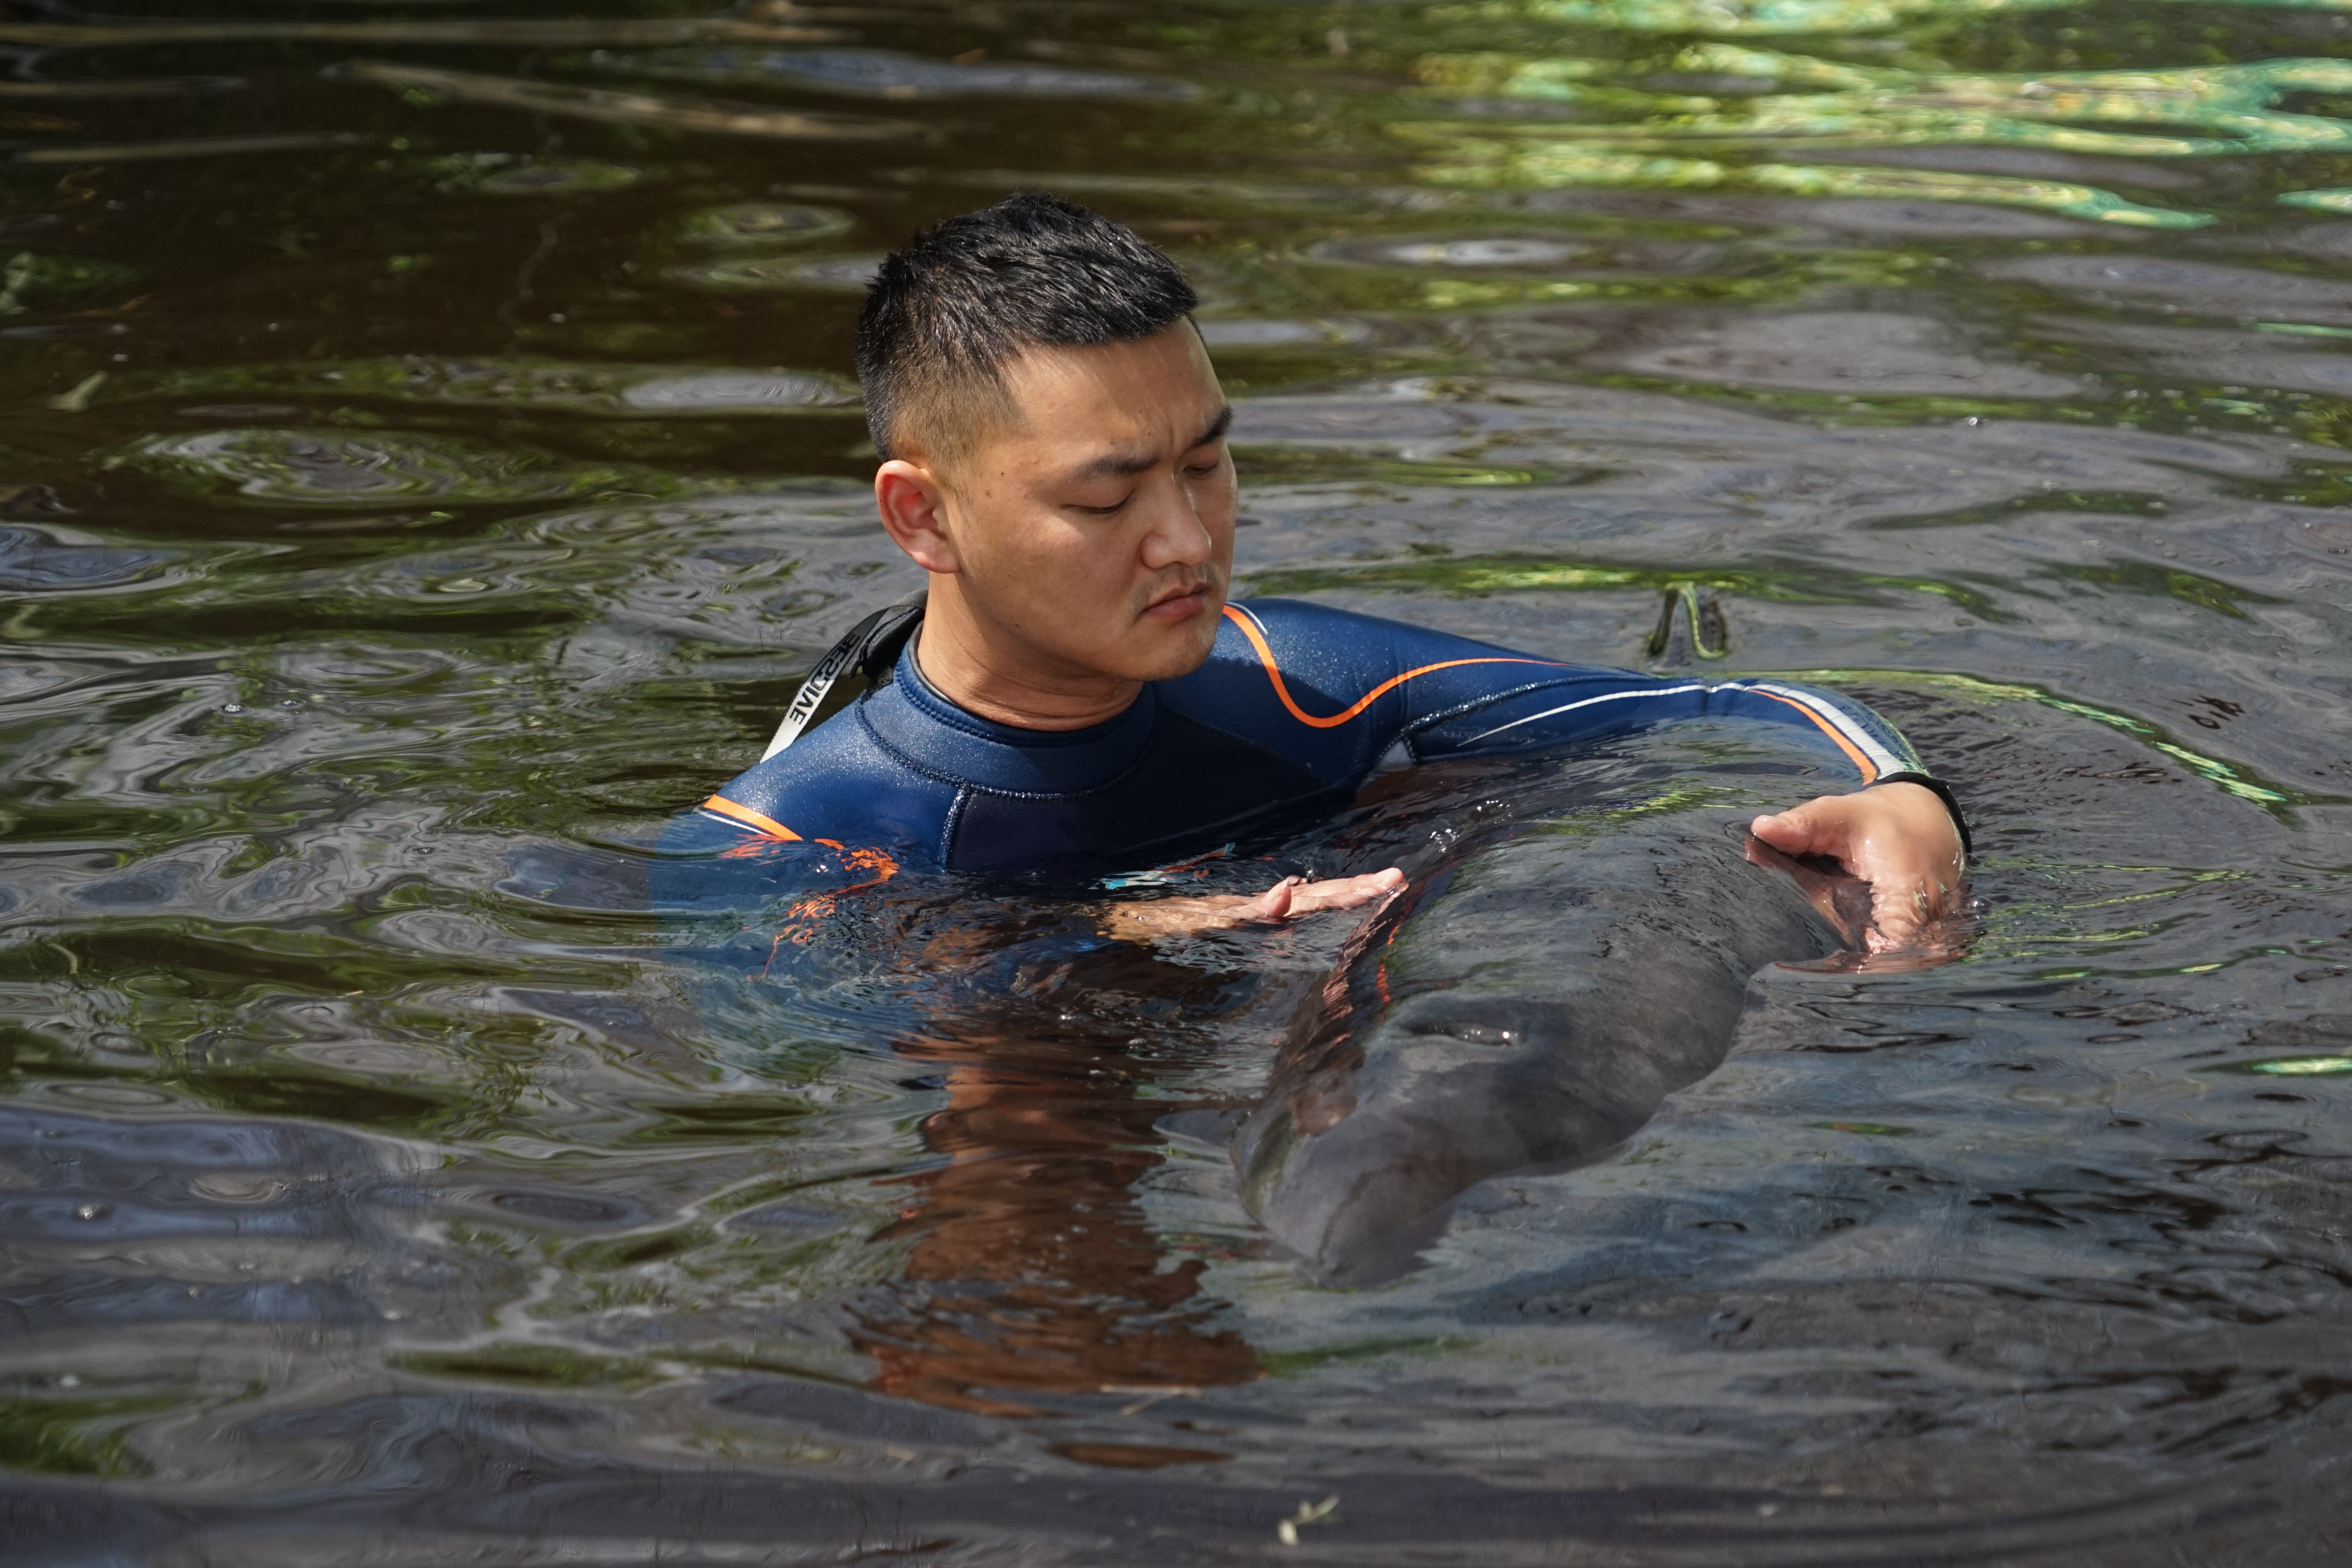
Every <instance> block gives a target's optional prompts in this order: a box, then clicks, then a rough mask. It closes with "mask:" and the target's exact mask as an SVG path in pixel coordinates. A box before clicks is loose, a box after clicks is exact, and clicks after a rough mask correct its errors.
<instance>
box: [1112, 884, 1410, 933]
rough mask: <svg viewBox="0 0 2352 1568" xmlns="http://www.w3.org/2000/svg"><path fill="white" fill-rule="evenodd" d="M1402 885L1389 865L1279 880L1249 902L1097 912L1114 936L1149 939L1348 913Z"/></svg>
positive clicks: (1205, 901) (1170, 902) (1162, 902)
mask: <svg viewBox="0 0 2352 1568" xmlns="http://www.w3.org/2000/svg"><path fill="white" fill-rule="evenodd" d="M1403 886H1404V873H1403V872H1402V871H1400V870H1398V869H1397V868H1395V867H1393V866H1391V867H1390V868H1388V869H1387V870H1385V871H1374V872H1372V873H1370V875H1368V876H1362V877H1338V878H1334V879H1331V880H1330V881H1328V882H1309V881H1307V880H1305V879H1302V878H1298V877H1285V878H1284V879H1282V880H1281V881H1279V882H1276V884H1275V885H1274V886H1273V887H1271V888H1268V889H1266V890H1265V892H1263V893H1260V894H1259V895H1258V896H1257V897H1255V898H1254V899H1250V898H1244V897H1242V896H1240V895H1239V894H1224V895H1222V896H1219V897H1214V898H1202V899H1156V900H1153V901H1151V902H1150V903H1148V904H1114V905H1112V906H1110V907H1109V908H1108V909H1107V910H1104V911H1103V927H1104V929H1105V930H1106V931H1109V933H1110V934H1111V935H1113V936H1116V937H1125V938H1129V939H1134V940H1139V941H1149V940H1150V939H1151V938H1152V937H1156V936H1184V935H1187V934H1189V933H1191V932H1193V931H1220V930H1223V929H1226V928H1229V927H1233V926H1242V925H1280V924H1281V923H1282V922H1283V921H1287V920H1291V919H1294V918H1296V917H1297V916H1299V915H1311V914H1316V913H1318V912H1320V911H1321V910H1352V909H1355V908H1356V907H1358V906H1359V905H1361V904H1369V903H1370V902H1371V901H1372V900H1375V899H1384V898H1387V897H1388V896H1389V895H1390V894H1391V893H1393V892H1395V891H1397V890H1398V889H1401V888H1402V887H1403Z"/></svg>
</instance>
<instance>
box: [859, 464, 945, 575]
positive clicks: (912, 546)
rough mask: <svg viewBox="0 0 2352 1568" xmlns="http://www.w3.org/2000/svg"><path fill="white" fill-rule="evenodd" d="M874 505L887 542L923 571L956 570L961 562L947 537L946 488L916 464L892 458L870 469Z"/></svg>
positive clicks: (927, 469) (927, 470)
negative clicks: (872, 473)
mask: <svg viewBox="0 0 2352 1568" xmlns="http://www.w3.org/2000/svg"><path fill="white" fill-rule="evenodd" d="M874 505H875V508H876V510H878V511H880V512H881V514H882V528H883V531H885V532H887V534H889V536H890V542H891V543H893V544H896V545H897V546H898V548H899V549H901V550H903V551H905V552H907V555H908V559H910V560H912V561H913V562H914V563H915V564H916V565H918V566H920V567H921V568H922V569H923V570H924V571H926V572H958V571H961V570H962V563H961V559H960V557H959V556H958V554H957V552H956V547H955V542H954V541H953V540H951V539H950V538H949V537H948V526H947V525H948V516H947V490H946V489H945V487H943V486H942V485H941V484H940V481H939V477H938V476H937V475H935V474H933V473H932V472H931V471H930V469H929V468H924V467H923V466H922V465H921V464H919V463H910V462H908V461H907V460H906V459H905V458H891V459H890V461H888V462H887V463H885V464H883V465H882V466H881V467H880V468H877V469H876V470H875V471H874Z"/></svg>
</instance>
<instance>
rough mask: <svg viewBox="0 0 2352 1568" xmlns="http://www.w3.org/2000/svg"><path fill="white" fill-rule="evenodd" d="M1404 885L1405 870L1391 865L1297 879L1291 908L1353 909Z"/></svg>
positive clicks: (1296, 910)
mask: <svg viewBox="0 0 2352 1568" xmlns="http://www.w3.org/2000/svg"><path fill="white" fill-rule="evenodd" d="M1403 886H1404V873H1403V872H1402V871H1400V870H1398V869H1397V868H1395V867H1393V866H1391V867H1390V868H1388V869H1387V870H1385V871H1373V872H1370V873H1369V874H1367V875H1365V876H1361V877H1337V878H1334V879H1331V880H1330V881H1328V882H1300V883H1298V884H1297V886H1295V887H1294V888H1293V889H1291V896H1290V912H1291V913H1292V914H1294V915H1304V914H1313V913H1314V912H1316V911H1317V910H1352V909H1356V908H1358V907H1359V906H1360V905H1363V904H1369V903H1370V902H1371V901H1372V900H1375V899H1384V898H1386V897H1388V896H1389V895H1390V894H1391V893H1393V892H1395V891H1397V890H1398V889H1401V888H1402V887H1403Z"/></svg>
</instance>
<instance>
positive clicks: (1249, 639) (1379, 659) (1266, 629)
mask: <svg viewBox="0 0 2352 1568" xmlns="http://www.w3.org/2000/svg"><path fill="white" fill-rule="evenodd" d="M1511 651H1512V650H1510V649H1508V648H1504V647H1494V646H1492V645H1490V644H1486V643H1482V642H1478V641H1475V639H1473V638H1469V637H1457V636H1455V635H1454V633H1451V632H1442V631H1437V630H1435V629H1433V628H1432V627H1429V626H1415V625H1413V624H1412V622H1410V621H1400V620H1393V619H1391V618H1390V617H1389V616H1368V615H1365V614H1364V613H1362V612H1361V611H1359V610H1342V609H1339V608H1337V607H1335V606H1333V605H1317V604H1310V603H1308V602H1307V601H1306V600H1303V599H1237V600H1235V601H1234V603H1233V604H1231V605H1227V606H1226V613H1225V624H1224V626H1222V627H1221V628H1219V630H1218V633H1217V646H1216V651H1215V653H1214V654H1213V656H1212V661H1213V662H1218V663H1231V664H1238V665H1242V666H1245V667H1250V668H1255V667H1258V666H1262V665H1268V664H1272V665H1276V666H1280V665H1284V664H1286V663H1288V662H1289V661H1290V660H1291V659H1292V658H1298V659H1311V660H1314V661H1316V662H1317V663H1318V664H1321V665H1322V666H1323V667H1324V668H1334V669H1336V668H1348V667H1349V666H1351V665H1352V666H1360V667H1361V668H1367V669H1376V668H1383V667H1385V666H1388V665H1391V664H1394V663H1396V662H1397V661H1398V660H1400V659H1405V660H1408V661H1417V660H1419V659H1422V658H1445V657H1449V656H1453V655H1456V654H1461V653H1485V654H1489V655H1497V654H1499V655H1508V654H1510V653H1511Z"/></svg>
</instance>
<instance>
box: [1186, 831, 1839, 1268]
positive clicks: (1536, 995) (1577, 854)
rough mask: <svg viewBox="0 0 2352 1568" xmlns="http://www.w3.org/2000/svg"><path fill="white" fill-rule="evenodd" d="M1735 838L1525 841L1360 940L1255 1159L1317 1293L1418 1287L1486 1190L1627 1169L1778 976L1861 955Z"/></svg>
mask: <svg viewBox="0 0 2352 1568" xmlns="http://www.w3.org/2000/svg"><path fill="white" fill-rule="evenodd" d="M1685 798H1686V797H1685ZM1732 815H1733V814H1732V813H1730V812H1728V811H1726V810H1725V809H1724V808H1723V807H1722V805H1720V804H1717V805H1713V806H1708V805H1681V806H1679V807H1675V806H1672V805H1668V806H1666V807H1664V808H1663V809H1650V810H1640V811H1635V812H1632V813H1612V814H1609V816H1611V817H1612V818H1614V820H1595V819H1591V818H1585V819H1575V818H1571V819H1570V820H1568V821H1565V822H1551V823H1544V824H1539V825H1536V826H1528V827H1523V828H1520V829H1517V830H1515V831H1512V832H1510V833H1508V834H1507V836H1506V837H1502V838H1501V839H1500V841H1499V842H1496V841H1490V842H1487V843H1486V844H1485V845H1483V846H1481V847H1475V848H1474V849H1471V850H1470V851H1468V852H1467V853H1458V852H1457V853H1456V854H1455V855H1454V857H1453V858H1451V860H1450V861H1448V862H1447V863H1444V864H1442V865H1440V866H1438V867H1436V868H1433V870H1431V871H1424V872H1423V874H1422V875H1420V876H1417V877H1415V878H1414V879H1413V885H1412V891H1410V892H1409V893H1407V894H1406V895H1404V896H1402V897H1401V898H1399V899H1398V900H1396V901H1395V902H1394V903H1392V904H1391V905H1390V906H1389V907H1388V908H1386V909H1384V910H1381V912H1380V913H1379V914H1378V915H1376V916H1375V917H1374V918H1373V919H1372V920H1371V921H1369V922H1367V924H1366V925H1365V926H1364V927H1363V929H1362V930H1360V931H1359V932H1358V933H1357V934H1356V936H1355V937H1354V938H1353V939H1351V942H1350V943H1349V949H1348V950H1347V952H1345V953H1343V955H1342V957H1341V959H1340V961H1339V965H1338V967H1337V968H1336V969H1335V970H1334V972H1333V973H1332V974H1331V976H1330V978H1329V980H1328V982H1327V984H1325V985H1324V986H1323V988H1322V990H1321V991H1320V993H1319V994H1316V995H1314V996H1311V997H1309V998H1308V999H1307V1002H1306V1003H1305V1004H1304V1005H1302V1006H1301V1007H1300V1009H1299V1012H1298V1014H1297V1017H1296V1018H1295V1019H1294V1022H1293V1024H1292V1026H1291V1028H1290V1032H1289V1035H1288V1037H1287V1039H1286V1043H1285V1044H1284V1046H1283V1047H1282V1049H1281V1051H1280V1052H1279V1054H1278V1056H1277V1057H1276V1063H1275V1067H1274V1070H1273V1074H1272V1078H1271V1081H1270V1083H1269V1086H1268V1089H1267V1092H1266V1095H1265V1099H1264V1100H1263V1101H1261V1103H1260V1104H1259V1106H1258V1107H1257V1109H1256V1110H1255V1112H1253V1113H1252V1114H1251V1115H1250V1116H1249V1117H1248V1118H1247V1119H1246V1120H1245V1121H1244V1122H1243V1123H1242V1125H1241V1126H1240V1127H1239V1128H1238V1129H1237V1130H1236V1131H1235V1133H1234V1141H1233V1145H1232V1150H1233V1157H1234V1164H1235V1166H1236V1168H1237V1169H1238V1172H1239V1173H1240V1177H1241V1187H1242V1194H1243V1201H1244V1204H1245V1205H1247V1207H1248V1208H1249V1210H1250V1212H1251V1214H1252V1215H1255V1217H1256V1218H1257V1219H1258V1220H1259V1221H1260V1223H1262V1224H1263V1225H1265V1227H1266V1229H1267V1230H1268V1231H1269V1232H1270V1233H1271V1234H1272V1235H1273V1237H1275V1239H1276V1241H1277V1242H1278V1243H1280V1244H1281V1246H1282V1247H1284V1248H1285V1249H1286V1251H1288V1252H1290V1253H1291V1254H1293V1255H1295V1256H1296V1257H1297V1258H1298V1259H1299V1261H1300V1265H1301V1268H1302V1270H1303V1271H1304V1272H1305V1273H1306V1274H1307V1276H1308V1277H1309V1278H1311V1279H1316V1280H1318V1281H1319V1282H1322V1283H1327V1284H1335V1285H1361V1284H1370V1283H1375V1282H1378V1281H1379V1280H1381V1279H1386V1278H1390V1277H1392V1276H1393V1275H1395V1274H1398V1273H1402V1272H1403V1271H1405V1270H1406V1269H1408V1268H1411V1267H1412V1265H1413V1262H1414V1258H1415V1256H1416V1254H1417V1253H1418V1251H1419V1249H1420V1248H1421V1247H1424V1246H1425V1245H1427V1243H1428V1242H1429V1241H1430V1240H1432V1239H1433V1237H1435V1235H1436V1234H1437V1232H1438V1231H1439V1230H1441V1229H1442V1228H1443V1226H1444V1219H1445V1216H1446V1214H1447V1212H1448V1206H1449V1205H1450V1204H1451V1203H1452V1201H1453V1200H1454V1198H1455V1197H1457V1196H1458V1195H1460V1194H1461V1193H1462V1192H1463V1191H1464V1190H1465V1189H1466V1188H1468V1187H1469V1186H1471V1185H1472V1184H1475V1183H1477V1182H1479V1181H1483V1180H1485V1179H1486V1178H1487V1177H1489V1176H1496V1175H1500V1174H1502V1173H1506V1172H1509V1171H1516V1170H1524V1169H1528V1168H1531V1167H1543V1166H1550V1167H1558V1166H1560V1165H1563V1164H1570V1163H1583V1162H1586V1161H1590V1160H1592V1159H1595V1158H1597V1157H1600V1156H1601V1155H1602V1154H1604V1153H1605V1152H1607V1151H1609V1150H1610V1149H1612V1147H1614V1146H1615V1145H1616V1144H1618V1143H1620V1142H1622V1141H1623V1140H1624V1139H1625V1138H1627V1137H1629V1136H1630V1135H1631V1134H1633V1132H1634V1131H1637V1130H1638V1129H1639V1128H1640V1127H1641V1126H1642V1125H1643V1123H1644V1122H1645V1121H1648V1120H1649V1119H1650V1117H1651V1116H1652V1115H1653V1114H1654V1113H1655V1111H1656V1110H1657V1108H1658V1105H1659V1103H1660V1101H1662V1100H1664V1098H1665V1097H1666V1096H1667V1095H1668V1094H1670V1093H1672V1092H1674V1091H1675V1089H1681V1088H1683V1087H1685V1086H1686V1085H1688V1084H1691V1083H1694V1082H1696V1081H1697V1080H1698V1079H1701V1078H1703V1077H1705V1076H1706V1074H1707V1073H1708V1072H1711V1071H1712V1070H1714V1068H1716V1067H1717V1065H1718V1064H1719V1063H1720V1062H1721V1061H1722V1059H1723V1057H1724V1053H1725V1051H1726V1050H1727V1047H1728V1046H1729V1044H1730V1040H1731V1035H1732V1031H1733V1029H1734V1027H1735V1026H1737V1024H1738V1019H1739V1015H1740V1012H1741V1010H1742V1007H1743V1005H1744V999H1745V996H1746V993H1747V989H1748V982H1749V980H1750V978H1751V977H1752V976H1753V975H1754V974H1755V973H1756V972H1757V971H1758V970H1759V969H1760V968H1762V967H1763V966H1765V965H1766V964H1768V963H1774V962H1790V961H1800V960H1806V959H1821V958H1826V957H1828V956H1830V955H1831V954H1832V953H1835V952H1838V951H1840V950H1841V949H1842V948H1844V947H1847V946H1849V945H1850V944H1851V942H1852V940H1853V936H1854V934H1855V932H1854V931H1853V926H1852V925H1851V923H1848V922H1850V921H1851V920H1852V916H1851V914H1850V913H1843V912H1842V915H1841V919H1840V921H1832V919H1831V918H1830V917H1829V916H1828V915H1825V914H1824V913H1823V912H1822V910H1820V909H1818V908H1816V906H1815V904H1814V903H1813V902H1812V901H1811V900H1809V898H1808V896H1807V894H1806V892H1805V891H1804V890H1803V889H1801V888H1800V886H1799V884H1798V880H1797V879H1795V878H1794V877H1791V876H1790V875H1784V874H1781V873H1780V872H1779V871H1776V870H1773V869H1770V868H1767V867H1766V866H1763V865H1759V864H1755V863H1751V855H1753V853H1754V851H1753V849H1752V848H1751V847H1749V846H1748V844H1747V843H1745V842H1744V841H1743V837H1735V836H1733V834H1732V833H1730V832H1728V831H1727V818H1728V817H1729V816H1732ZM1757 858H1760V859H1774V858H1777V857H1773V856H1771V854H1770V852H1769V851H1766V852H1765V853H1764V854H1763V855H1762V856H1761V857H1757ZM1792 869H1798V870H1799V874H1800V875H1801V874H1802V872H1801V868H1792ZM1857 886H1858V884H1857ZM1816 896H1820V889H1818V888H1817V889H1816ZM1836 907H1837V906H1836V905H1835V904H1832V908H1836ZM1842 926H1843V929H1841V928H1842Z"/></svg>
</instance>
